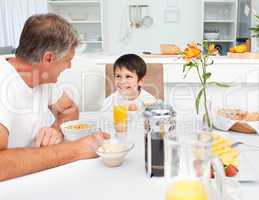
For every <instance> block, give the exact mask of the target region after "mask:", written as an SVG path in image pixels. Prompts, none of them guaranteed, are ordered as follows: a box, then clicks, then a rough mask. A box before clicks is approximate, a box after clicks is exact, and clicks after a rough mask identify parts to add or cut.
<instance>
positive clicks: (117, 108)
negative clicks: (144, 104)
mask: <svg viewBox="0 0 259 200" xmlns="http://www.w3.org/2000/svg"><path fill="white" fill-rule="evenodd" d="M113 122H114V129H115V132H116V135H117V136H125V135H126V134H127V128H128V101H127V100H126V99H124V98H122V97H118V98H116V99H115V101H114V103H113Z"/></svg>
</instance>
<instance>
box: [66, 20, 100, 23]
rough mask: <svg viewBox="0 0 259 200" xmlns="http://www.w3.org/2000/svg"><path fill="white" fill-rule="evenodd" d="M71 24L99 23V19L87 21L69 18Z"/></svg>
mask: <svg viewBox="0 0 259 200" xmlns="http://www.w3.org/2000/svg"><path fill="white" fill-rule="evenodd" d="M69 23H71V24H100V23H102V22H101V21H89V20H69Z"/></svg>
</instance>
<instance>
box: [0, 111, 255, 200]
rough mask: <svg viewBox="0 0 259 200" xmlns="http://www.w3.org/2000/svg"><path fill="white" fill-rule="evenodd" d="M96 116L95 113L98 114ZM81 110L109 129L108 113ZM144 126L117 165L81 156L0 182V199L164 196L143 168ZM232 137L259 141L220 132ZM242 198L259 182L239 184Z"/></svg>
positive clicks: (247, 198) (155, 198)
mask: <svg viewBox="0 0 259 200" xmlns="http://www.w3.org/2000/svg"><path fill="white" fill-rule="evenodd" d="M97 116H98V117H97ZM107 116H108V115H106V116H103V115H101V114H97V113H81V118H87V119H88V120H94V119H98V123H100V124H101V125H102V127H105V126H106V129H107V130H109V128H110V127H109V122H110V120H111V119H110V117H111V116H108V117H107ZM142 131H143V129H142V130H141V128H140V129H138V131H136V132H134V131H132V132H131V133H130V134H132V136H133V137H132V139H133V140H134V141H135V143H136V145H135V148H134V149H133V150H132V151H131V152H130V153H129V154H128V156H127V159H126V161H125V162H124V163H123V165H122V166H121V167H119V168H107V167H105V166H104V165H103V164H102V162H101V160H100V159H90V160H81V161H77V162H74V163H70V164H67V165H64V166H60V167H57V168H53V169H49V170H45V171H42V172H39V173H35V174H31V175H27V176H24V177H20V178H16V179H12V180H9V181H5V182H1V183H0V199H1V200H15V199H26V200H34V199H37V200H46V199H61V200H70V199H75V200H86V199H89V200H99V199H100V200H101V199H109V200H110V199H111V200H122V199H123V200H134V199H148V200H158V199H163V198H164V194H165V190H166V186H165V184H164V181H163V179H161V178H148V177H147V176H146V173H145V168H144V137H143V132H142ZM221 134H223V135H228V137H230V138H233V139H238V140H242V141H245V142H249V143H250V144H259V136H258V135H249V136H248V135H245V134H236V133H235V134H232V133H221ZM248 155H249V156H250V157H249V159H252V161H253V165H254V167H255V168H257V169H259V161H258V157H259V151H257V152H254V151H253V152H252V151H251V152H250V153H249V154H248ZM241 186H242V187H241V189H242V193H243V194H242V195H243V199H244V200H250V199H255V197H256V195H259V184H242V185H241Z"/></svg>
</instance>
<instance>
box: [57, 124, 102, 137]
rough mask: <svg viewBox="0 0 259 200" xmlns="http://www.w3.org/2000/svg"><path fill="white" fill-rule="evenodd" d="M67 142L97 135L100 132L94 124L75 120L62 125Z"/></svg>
mask: <svg viewBox="0 0 259 200" xmlns="http://www.w3.org/2000/svg"><path fill="white" fill-rule="evenodd" d="M60 127H61V130H62V132H63V134H64V138H65V140H68V141H74V140H77V139H79V138H81V137H84V136H88V135H92V134H95V133H96V132H97V131H98V130H97V128H96V126H95V124H94V123H93V122H88V121H86V120H74V121H68V122H64V123H63V124H61V126H60Z"/></svg>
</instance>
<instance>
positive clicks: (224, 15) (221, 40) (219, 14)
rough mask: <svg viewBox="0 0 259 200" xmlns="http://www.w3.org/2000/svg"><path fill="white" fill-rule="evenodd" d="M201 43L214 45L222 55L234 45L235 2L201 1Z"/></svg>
mask: <svg viewBox="0 0 259 200" xmlns="http://www.w3.org/2000/svg"><path fill="white" fill-rule="evenodd" d="M202 8H203V9H202V10H203V15H202V24H203V31H202V34H203V41H208V42H209V43H215V44H217V45H218V47H219V48H221V52H222V53H223V54H227V52H228V49H229V48H230V47H232V46H234V45H236V37H237V8H238V2H237V0H203V1H202Z"/></svg>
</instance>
